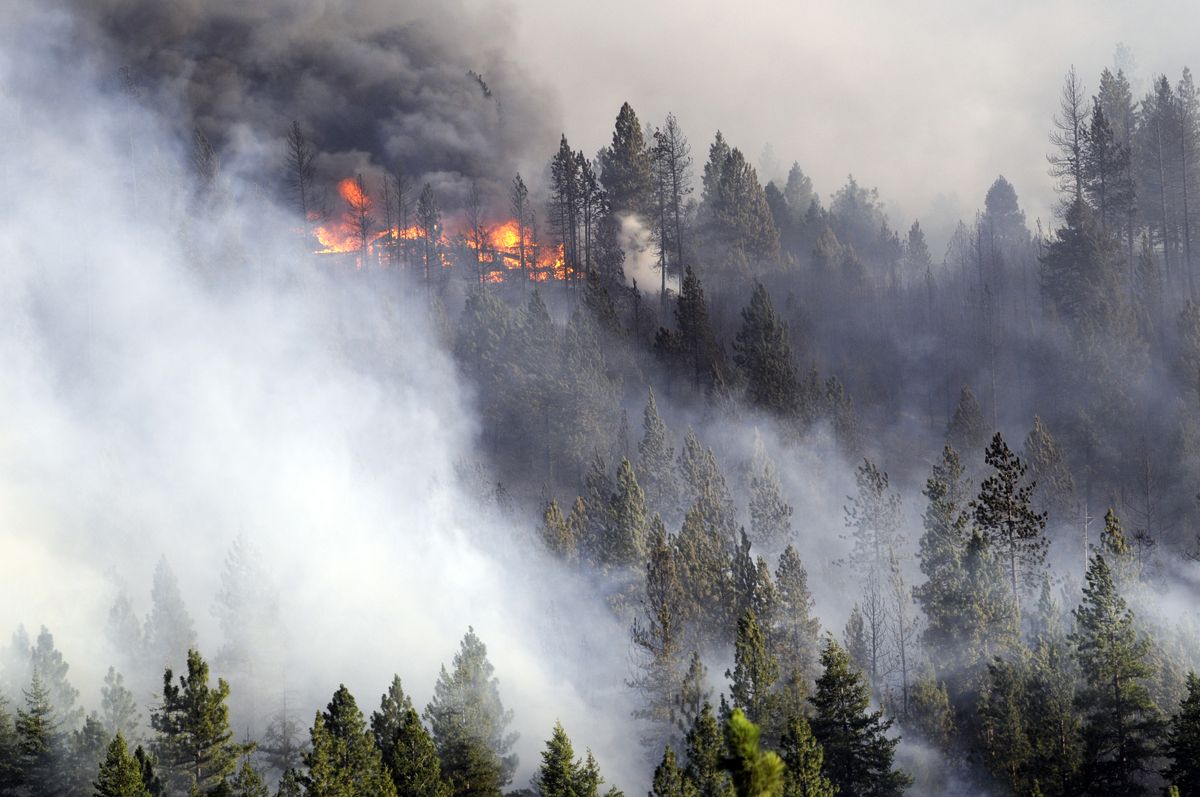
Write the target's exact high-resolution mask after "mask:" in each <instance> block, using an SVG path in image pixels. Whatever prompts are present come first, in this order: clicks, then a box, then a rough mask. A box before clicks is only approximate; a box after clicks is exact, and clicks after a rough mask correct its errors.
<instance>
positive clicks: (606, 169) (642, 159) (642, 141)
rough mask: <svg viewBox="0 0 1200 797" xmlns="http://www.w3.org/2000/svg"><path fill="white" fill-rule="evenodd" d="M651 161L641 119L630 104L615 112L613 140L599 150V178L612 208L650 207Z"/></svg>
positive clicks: (639, 209)
mask: <svg viewBox="0 0 1200 797" xmlns="http://www.w3.org/2000/svg"><path fill="white" fill-rule="evenodd" d="M652 168H653V164H652V163H651V154H650V151H649V149H648V147H647V144H646V138H645V135H643V132H642V125H641V122H639V121H638V118H637V114H636V113H634V112H633V108H632V107H630V105H629V103H627V102H626V103H623V104H622V105H621V110H620V111H619V112H618V113H617V123H616V127H615V129H614V130H613V135H612V143H611V144H610V145H609V146H608V147H606V148H605V149H604V150H603V151H601V153H600V179H601V180H602V181H603V183H604V189H605V191H607V192H608V196H609V199H610V201H611V202H612V207H613V209H614V210H618V211H622V210H633V211H642V210H645V209H647V208H649V207H650V199H651V194H652V192H653V173H652Z"/></svg>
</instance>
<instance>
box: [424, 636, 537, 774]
mask: <svg viewBox="0 0 1200 797" xmlns="http://www.w3.org/2000/svg"><path fill="white" fill-rule="evenodd" d="M494 672H495V668H494V667H493V666H492V663H491V662H490V661H488V658H487V647H486V646H485V645H484V644H483V642H482V641H480V639H479V637H477V636H476V635H475V629H473V628H469V629H467V633H466V636H464V637H463V641H462V645H461V647H460V648H459V651H458V653H456V654H455V655H454V661H453V669H452V670H451V671H450V672H447V670H446V668H445V667H442V671H441V674H440V675H439V676H438V680H437V684H436V685H435V686H434V692H433V700H432V701H430V703H429V705H428V706H427V707H426V709H425V719H426V721H427V722H428V723H429V727H430V733H431V735H432V737H433V741H434V744H435V745H436V746H437V750H438V756H439V758H440V759H441V762H442V772H443V773H445V780H446V782H447V783H448V784H449V786H450V788H451V792H452V794H454V795H455V797H468V796H469V797H482V796H483V795H490V796H492V797H494V796H495V795H498V794H499V793H500V789H501V788H502V787H503V786H505V785H506V784H508V783H509V782H510V781H511V780H512V773H513V770H515V769H516V766H517V757H516V755H515V754H513V753H512V752H511V750H512V747H513V745H514V744H515V743H516V740H517V734H515V733H510V732H509V731H508V726H509V725H510V724H511V722H512V717H513V714H512V712H511V711H509V710H507V709H505V708H504V704H503V703H502V702H501V700H500V682H499V680H497V679H496V678H495V676H494V675H493V673H494Z"/></svg>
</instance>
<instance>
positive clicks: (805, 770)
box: [779, 716, 837, 797]
mask: <svg viewBox="0 0 1200 797" xmlns="http://www.w3.org/2000/svg"><path fill="white" fill-rule="evenodd" d="M779 751H780V755H781V756H782V758H783V763H784V764H785V765H786V766H787V771H786V772H785V773H784V777H783V797H835V795H836V794H837V789H836V788H835V787H834V785H833V783H832V782H831V781H830V780H829V778H827V777H825V775H824V773H823V772H822V766H823V764H824V762H825V751H824V750H823V749H822V748H821V745H820V743H819V742H818V741H817V739H816V737H815V736H813V732H812V727H811V726H810V725H809V724H808V720H806V719H804V717H799V716H796V717H792V718H791V719H790V720H788V723H787V730H786V731H784V734H783V739H782V741H781V742H780V748H779Z"/></svg>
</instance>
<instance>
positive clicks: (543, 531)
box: [538, 499, 579, 562]
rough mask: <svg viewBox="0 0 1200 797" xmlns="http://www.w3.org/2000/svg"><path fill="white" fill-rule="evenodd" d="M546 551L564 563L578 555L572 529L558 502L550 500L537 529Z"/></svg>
mask: <svg viewBox="0 0 1200 797" xmlns="http://www.w3.org/2000/svg"><path fill="white" fill-rule="evenodd" d="M538 532H539V535H540V536H541V538H542V542H543V543H545V545H546V549H547V550H549V551H550V553H552V554H554V555H555V556H557V557H558V558H559V559H561V560H563V561H564V562H572V561H574V560H575V559H576V558H577V557H578V555H579V552H578V543H577V540H576V539H575V535H574V529H573V528H571V526H570V525H569V524H568V523H567V519H566V518H565V517H563V513H562V510H561V509H560V508H559V506H558V501H555V500H554V499H551V500H550V502H549V503H547V504H546V509H545V511H544V512H543V513H542V525H541V527H540V528H539V529H538Z"/></svg>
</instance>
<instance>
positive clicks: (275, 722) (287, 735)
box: [256, 694, 306, 777]
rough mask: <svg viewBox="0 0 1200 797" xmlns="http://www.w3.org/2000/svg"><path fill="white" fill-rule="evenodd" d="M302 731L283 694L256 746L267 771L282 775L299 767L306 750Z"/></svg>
mask: <svg viewBox="0 0 1200 797" xmlns="http://www.w3.org/2000/svg"><path fill="white" fill-rule="evenodd" d="M303 731H304V729H302V728H301V727H300V723H299V722H297V720H296V717H295V715H294V714H292V713H291V712H289V711H288V705H287V696H286V694H285V695H284V701H283V705H282V706H281V707H280V709H279V710H278V711H276V712H275V714H274V715H273V716H272V717H271V720H270V722H268V723H267V728H266V730H265V731H263V738H262V740H261V741H260V742H259V743H258V746H257V748H256V749H257V752H258V753H259V754H260V755H261V756H262V758H263V760H264V761H265V763H266V767H267V771H268V772H276V773H278V774H279V775H280V776H281V777H282V776H284V775H286V774H287V773H288V772H289V771H290V770H293V769H299V767H300V764H301V763H302V761H303V757H304V753H305V751H306V748H305V744H304V742H303V741H302V740H301V734H302V733H303Z"/></svg>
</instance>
